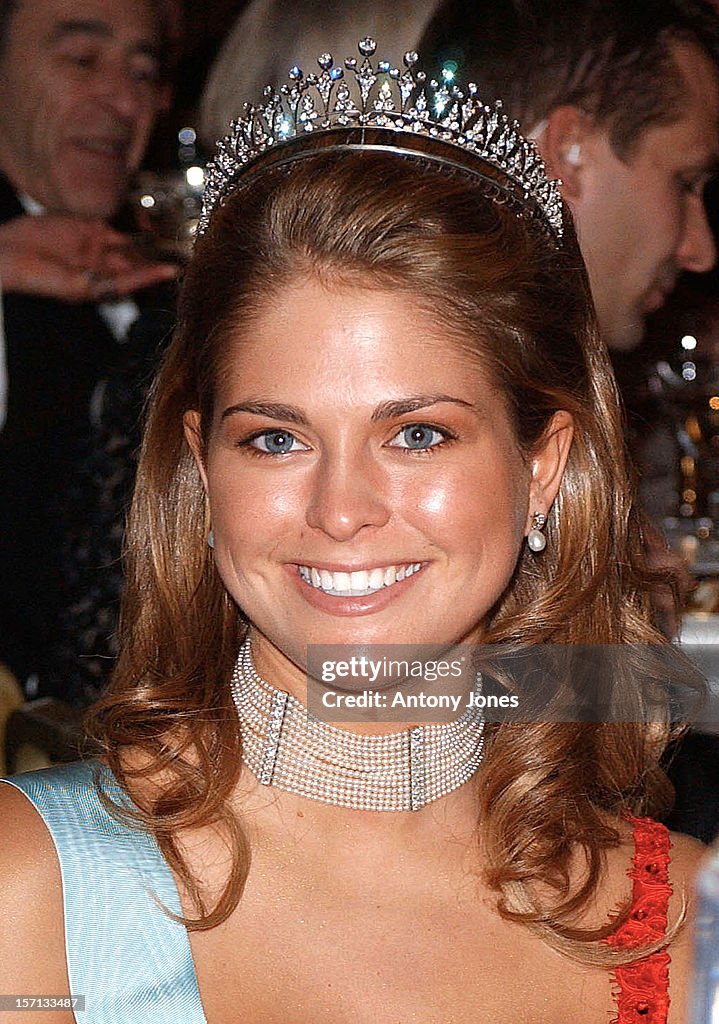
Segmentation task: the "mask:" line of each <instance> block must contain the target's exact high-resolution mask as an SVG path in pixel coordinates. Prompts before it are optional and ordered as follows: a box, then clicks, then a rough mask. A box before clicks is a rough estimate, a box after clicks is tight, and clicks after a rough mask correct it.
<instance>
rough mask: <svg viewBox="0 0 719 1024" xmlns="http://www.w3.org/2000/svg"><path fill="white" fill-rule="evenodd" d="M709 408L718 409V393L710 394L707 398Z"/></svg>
mask: <svg viewBox="0 0 719 1024" xmlns="http://www.w3.org/2000/svg"><path fill="white" fill-rule="evenodd" d="M709 408H710V409H719V395H712V397H711V398H710V399H709Z"/></svg>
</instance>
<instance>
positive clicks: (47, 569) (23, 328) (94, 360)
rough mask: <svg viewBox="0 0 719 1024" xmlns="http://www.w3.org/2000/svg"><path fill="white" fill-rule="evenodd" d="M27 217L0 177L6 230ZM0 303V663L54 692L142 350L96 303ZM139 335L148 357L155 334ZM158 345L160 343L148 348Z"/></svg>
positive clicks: (28, 299) (17, 299)
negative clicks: (112, 403)
mask: <svg viewBox="0 0 719 1024" xmlns="http://www.w3.org/2000/svg"><path fill="white" fill-rule="evenodd" d="M22 214H23V209H22V207H21V205H20V203H19V202H18V199H17V197H16V195H15V194H14V193H13V191H12V189H11V188H10V186H9V185H8V183H7V182H6V181H5V180H3V179H0V223H2V222H5V221H7V220H9V219H11V218H13V217H16V216H20V215H22ZM2 301H3V315H4V334H5V346H6V357H7V368H8V382H9V389H8V404H7V419H6V422H5V424H4V427H3V428H2V430H1V431H0V661H4V662H6V663H7V664H8V665H9V666H10V668H11V669H12V670H13V671H14V672H15V673H16V674H17V676H18V678H20V680H21V681H23V682H24V681H25V680H27V679H28V677H30V676H32V675H37V676H38V678H39V681H40V692H49V691H53V690H55V691H56V690H57V688H58V686H61V683H60V682H59V681H58V683H57V685H54V686H48V685H47V684H46V680H47V679H48V678H50V677H51V676H52V675H53V659H54V657H55V653H54V652H55V651H56V650H57V647H58V645H59V644H60V642H61V639H62V637H63V631H66V630H67V628H68V623H67V615H66V611H67V607H68V604H69V603H70V601H71V598H73V599H76V598H77V595H76V594H75V595H71V594H70V593H69V585H70V581H69V579H68V577H69V576H71V575H72V574H71V573H68V550H69V548H70V547H71V545H72V540H71V538H72V537H73V536H74V535H76V534H77V532H78V529H80V528H82V526H83V522H84V521H85V520H86V521H87V522H92V521H93V517H94V507H93V506H94V503H95V494H94V493H93V490H92V487H91V486H89V484H90V483H91V481H89V479H88V473H87V465H88V460H90V459H92V457H93V454H94V453H95V451H96V447H97V443H98V441H97V439H98V422H99V420H100V419H101V412H102V406H103V396H104V395H105V393H106V391H107V389H108V387H109V386H111V383H112V382H113V381H114V380H116V379H118V378H120V377H122V375H123V372H125V368H126V367H127V365H128V363H132V362H133V360H136V359H137V351H136V347H137V346H136V345H135V344H134V343H133V340H132V335H131V337H130V339H129V340H128V342H127V343H126V344H121V343H120V342H118V341H117V340H116V338H115V336H114V335H113V334H112V332H111V331H110V329H109V328H108V326H107V324H106V323H105V321H104V320H103V318H102V316H101V314H100V312H99V311H98V308H97V306H95V305H92V304H81V305H75V304H70V303H65V302H60V301H57V300H54V299H45V298H36V297H34V296H30V295H20V294H7V295H3V300H2ZM138 333H139V336H140V338H141V344H142V346H143V349H144V350H148V337H147V334H148V332H147V331H146V330H142V331H140V332H136V336H137V334H138ZM156 345H157V337H156V336H155V337H154V345H149V348H154V347H156ZM117 514H118V516H119V517H121V515H122V510H117ZM63 615H64V616H65V621H64V622H63ZM54 674H55V676H57V673H56V672H55V673H54ZM57 695H63V694H62V693H58V694H57Z"/></svg>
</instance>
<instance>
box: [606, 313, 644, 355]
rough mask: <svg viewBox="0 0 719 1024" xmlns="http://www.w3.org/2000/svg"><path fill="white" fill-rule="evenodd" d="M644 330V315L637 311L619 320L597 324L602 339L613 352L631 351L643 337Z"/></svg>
mask: <svg viewBox="0 0 719 1024" xmlns="http://www.w3.org/2000/svg"><path fill="white" fill-rule="evenodd" d="M645 330H646V325H645V323H644V316H643V315H641V314H639V313H637V314H636V315H634V316H631V315H628V316H627V318H626V319H625V320H622V321H621V322H615V323H613V324H611V325H610V324H607V325H603V324H600V325H599V331H600V334H601V336H602V340H603V341H604V342H605V344H606V345H607V348H609V349H612V351H614V352H631V351H632V349H635V348H637V346H638V345H640V344H641V342H642V339H643V338H644V333H645Z"/></svg>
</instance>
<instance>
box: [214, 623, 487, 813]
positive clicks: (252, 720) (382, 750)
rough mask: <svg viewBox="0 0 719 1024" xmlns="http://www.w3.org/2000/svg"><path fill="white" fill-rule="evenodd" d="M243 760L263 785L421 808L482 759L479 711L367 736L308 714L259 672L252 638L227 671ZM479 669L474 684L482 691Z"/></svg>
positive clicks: (348, 801)
mask: <svg viewBox="0 0 719 1024" xmlns="http://www.w3.org/2000/svg"><path fill="white" fill-rule="evenodd" d="M231 685H232V696H233V699H234V702H235V707H236V708H237V713H238V715H239V718H240V725H241V727H242V755H243V760H244V762H245V764H246V765H247V767H248V768H249V769H250V771H251V772H252V774H253V775H255V776H256V777H257V779H258V780H259V781H260V782H261V783H262V784H263V785H265V786H270V785H272V786H276V787H277V788H278V789H282V790H284V791H285V792H288V793H296V794H297V795H299V796H304V797H309V798H310V799H311V800H320V801H322V802H323V803H328V804H334V805H336V806H337V807H351V808H353V809H355V810H361V811H418V810H419V809H420V808H421V807H424V805H425V804H428V803H430V802H431V801H432V800H438V799H439V798H440V797H442V796H445V795H446V794H447V793H451V792H452V791H453V790H455V789H458V788H459V786H461V785H462V784H463V783H465V782H466V781H467V780H468V779H470V778H471V777H472V776H473V775H474V773H475V772H476V770H477V768H478V767H479V765H480V762H481V760H482V753H483V750H484V717H483V715H482V711H481V709H480V708H479V707H477V706H476V705H475V704H474V703H472V704H471V705H470V706H468V707H467V708H466V709H465V711H464V712H463V714H462V715H461V716H460V717H459V718H457V719H456V720H455V721H453V722H442V723H439V724H437V723H428V724H427V725H419V726H415V727H414V728H413V729H404V730H403V731H402V732H395V733H389V734H385V735H380V736H366V735H361V734H358V733H353V732H349V731H347V730H345V729H338V728H337V727H336V726H334V725H330V724H329V723H328V722H323V721H321V720H320V719H318V718H316V717H315V716H314V715H312V714H311V713H310V712H309V711H308V710H307V708H306V707H305V706H304V705H303V704H301V703H300V701H298V700H296V699H295V698H294V697H293V696H291V695H290V694H289V693H284V692H283V691H282V690H276V689H275V688H274V687H273V686H271V685H270V684H269V683H267V682H265V680H264V679H262V678H261V676H260V675H259V673H258V672H257V670H256V669H255V666H254V662H253V660H252V649H251V646H250V641H249V639H248V640H245V642H244V643H243V645H242V647H241V649H240V653H239V656H238V658H237V664H236V665H235V670H234V672H233V674H232V684H231ZM480 685H481V676H478V677H477V687H476V690H475V692H476V693H479V691H480Z"/></svg>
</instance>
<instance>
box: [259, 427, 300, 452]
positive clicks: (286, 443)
mask: <svg viewBox="0 0 719 1024" xmlns="http://www.w3.org/2000/svg"><path fill="white" fill-rule="evenodd" d="M248 444H250V445H251V446H252V447H253V448H257V450H258V451H261V452H265V454H267V455H288V454H289V453H290V452H292V451H306V450H307V445H304V444H302V443H301V442H300V441H298V440H297V438H296V437H295V435H294V434H291V433H290V432H289V430H265V431H264V433H262V434H257V435H256V436H255V437H251V438H250V439H249V441H248Z"/></svg>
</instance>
